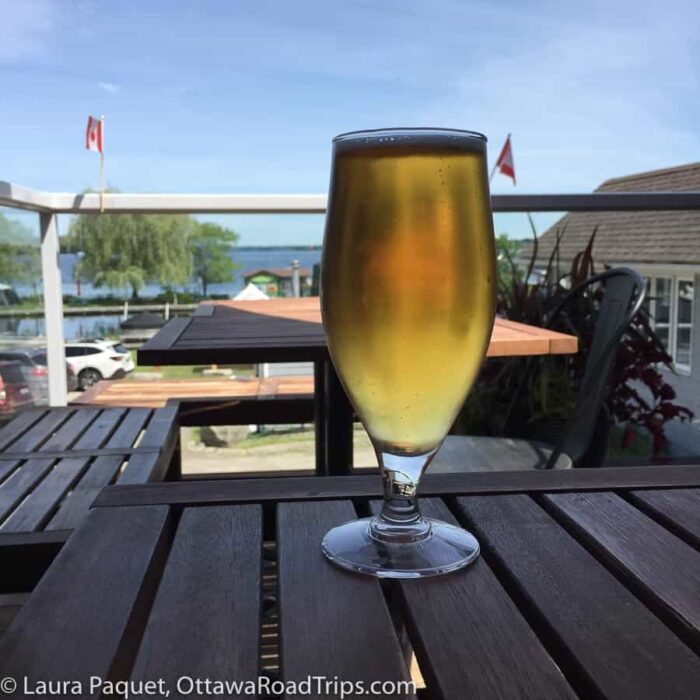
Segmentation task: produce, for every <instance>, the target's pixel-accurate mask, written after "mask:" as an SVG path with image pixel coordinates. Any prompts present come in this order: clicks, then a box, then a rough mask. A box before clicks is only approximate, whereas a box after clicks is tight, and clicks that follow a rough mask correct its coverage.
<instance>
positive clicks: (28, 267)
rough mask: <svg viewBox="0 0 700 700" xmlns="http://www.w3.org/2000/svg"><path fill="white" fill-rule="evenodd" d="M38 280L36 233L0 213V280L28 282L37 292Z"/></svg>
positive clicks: (39, 263)
mask: <svg viewBox="0 0 700 700" xmlns="http://www.w3.org/2000/svg"><path fill="white" fill-rule="evenodd" d="M40 281H41V260H40V255H39V241H38V236H37V234H36V233H34V231H32V229H31V228H30V227H29V226H26V225H25V224H23V223H22V222H21V221H17V220H16V219H10V218H8V217H6V216H4V215H3V214H0V282H1V283H5V284H30V285H32V287H33V288H34V293H35V294H37V293H38V286H39V282H40Z"/></svg>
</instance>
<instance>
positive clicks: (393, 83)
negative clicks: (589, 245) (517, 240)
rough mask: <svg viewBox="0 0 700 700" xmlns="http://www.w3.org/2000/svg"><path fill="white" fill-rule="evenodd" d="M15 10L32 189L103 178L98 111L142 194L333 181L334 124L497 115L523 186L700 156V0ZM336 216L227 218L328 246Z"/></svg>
mask: <svg viewBox="0 0 700 700" xmlns="http://www.w3.org/2000/svg"><path fill="white" fill-rule="evenodd" d="M0 17H2V22H0V79H1V84H2V88H3V99H2V103H1V104H2V107H1V109H0V179H4V180H10V181H12V182H16V183H18V184H23V185H27V186H30V187H34V188H39V189H47V190H58V191H76V190H82V189H84V188H85V187H88V186H96V184H97V157H96V156H95V154H92V153H88V152H87V151H85V150H84V149H83V139H84V129H85V121H86V119H87V116H88V115H89V114H95V115H99V114H105V115H106V120H107V121H106V135H105V140H106V150H107V156H106V157H107V177H108V181H109V183H110V184H112V185H114V186H116V187H118V188H120V189H121V190H123V191H133V192H157V191H160V192H251V193H253V192H254V193H266V192H285V193H306V192H309V193H315V192H323V191H325V190H326V187H327V180H328V170H329V157H330V139H331V138H332V137H333V135H335V134H336V133H339V132H342V131H347V130H351V129H358V128H369V127H377V126H397V125H401V126H419V125H420V126H451V127H460V128H470V129H475V130H478V131H483V132H484V133H486V134H487V135H488V136H489V138H490V155H491V157H492V158H495V157H496V155H497V151H498V149H499V148H500V146H501V144H502V142H503V140H504V138H505V135H506V134H507V133H508V132H513V144H514V153H515V161H516V170H517V175H518V187H517V189H516V190H515V191H517V192H585V191H590V190H592V189H593V188H594V187H595V186H596V185H597V184H598V183H600V182H601V181H602V180H604V179H606V178H608V177H614V176H618V175H624V174H628V173H631V172H636V171H641V170H647V169H653V168H658V167H666V166H671V165H678V164H681V163H687V162H692V161H697V160H700V126H699V125H700V102H698V98H697V96H698V94H700V91H699V89H698V88H699V87H700V86H699V84H698V83H699V82H700V40H699V39H698V36H699V34H698V31H697V27H698V26H700V4H698V3H697V2H691V1H690V0H688V1H675V0H669V1H667V2H664V3H663V4H661V3H651V2H645V1H644V0H642V1H639V0H636V1H635V2H626V1H623V2H615V1H611V0H606V1H605V2H587V1H585V0H583V1H581V2H575V3H573V2H572V3H567V2H561V1H557V2H534V1H533V2H528V1H518V2H516V1H498V0H495V1H494V0H492V1H491V2H489V3H486V2H483V1H482V2H471V1H469V0H467V1H463V2H460V1H446V0H431V2H425V1H424V0H420V1H414V0H343V2H339V1H338V2H333V1H332V0H331V1H329V0H325V1H320V0H313V1H311V0H296V1H295V2H283V1H282V0H279V1H276V2H271V1H266V0H254V1H249V0H237V1H236V2H231V1H230V0H227V1H224V0H222V1H219V0H200V1H198V2H189V1H185V0H168V1H167V2H166V1H163V0H149V1H148V2H143V1H142V0H139V1H134V0H120V1H119V2H108V1H106V0H105V1H97V0H0ZM492 189H493V191H494V192H512V191H513V186H512V184H511V183H510V181H509V180H508V179H506V178H504V177H496V179H495V180H494V183H493V188H492ZM321 219H322V217H316V218H314V219H310V218H308V217H305V218H303V219H290V218H289V217H274V218H271V219H264V220H261V219H260V218H259V217H255V218H253V217H238V218H235V219H228V220H227V222H228V223H229V224H231V225H233V226H234V227H235V228H236V229H237V230H238V231H239V232H240V233H241V234H242V240H241V242H242V243H245V244H256V243H259V244H281V243H318V242H320V236H321V228H322V225H321ZM522 219H524V217H522V216H521V217H519V218H518V217H515V216H511V217H508V218H505V217H504V218H502V219H500V220H498V221H497V229H499V230H509V231H510V232H511V233H514V234H516V235H519V234H524V233H525V228H524V222H523V221H522ZM540 221H542V222H543V223H544V222H545V221H546V219H545V218H541V219H540Z"/></svg>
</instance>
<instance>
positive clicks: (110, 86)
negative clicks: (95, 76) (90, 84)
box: [97, 80, 122, 93]
mask: <svg viewBox="0 0 700 700" xmlns="http://www.w3.org/2000/svg"><path fill="white" fill-rule="evenodd" d="M97 87H99V88H100V90H104V91H105V92H111V93H115V92H119V91H120V90H121V89H122V87H121V85H117V84H116V83H108V82H105V81H102V80H101V81H100V82H99V83H97Z"/></svg>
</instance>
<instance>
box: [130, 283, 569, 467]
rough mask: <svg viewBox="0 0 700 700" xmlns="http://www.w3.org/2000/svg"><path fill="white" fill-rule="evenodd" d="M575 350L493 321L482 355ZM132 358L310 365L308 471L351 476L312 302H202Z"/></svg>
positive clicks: (338, 400)
mask: <svg viewBox="0 0 700 700" xmlns="http://www.w3.org/2000/svg"><path fill="white" fill-rule="evenodd" d="M577 349H578V339H577V338H576V337H575V336H571V335H564V334H562V333H556V332H554V331H549V330H546V329H543V328H536V327H534V326H528V325H525V324H522V323H515V322H513V321H507V320H505V319H501V318H498V319H496V323H495V325H494V329H493V334H492V336H491V342H490V344H489V348H488V352H487V357H524V356H531V355H549V354H552V355H553V354H570V353H575V352H576V351H577ZM138 360H139V364H141V365H190V364H242V363H249V362H253V363H260V362H314V363H315V364H314V367H315V371H314V394H315V399H316V400H315V405H316V470H317V472H318V473H319V474H325V475H328V474H345V473H348V472H351V471H352V420H353V410H352V407H351V405H350V403H349V401H348V399H347V397H346V395H345V391H344V390H343V387H342V385H341V384H340V381H339V380H338V376H337V375H336V373H335V370H334V368H333V365H332V363H331V362H330V359H329V355H328V347H327V344H326V335H325V332H324V330H323V324H322V322H321V309H320V303H319V298H318V297H303V298H291V299H287V298H282V299H267V300H263V301H216V302H204V303H203V304H200V305H199V306H198V307H197V308H196V309H195V311H194V314H193V315H192V316H189V317H176V318H173V319H171V320H170V321H169V322H168V323H167V324H166V325H165V326H163V328H162V329H161V330H160V331H159V332H158V333H157V334H156V335H155V336H154V337H153V338H151V339H150V340H149V341H148V342H147V343H145V344H144V345H143V346H142V347H141V348H140V349H139V351H138ZM330 445H333V450H332V453H331V452H330V449H329V446H330Z"/></svg>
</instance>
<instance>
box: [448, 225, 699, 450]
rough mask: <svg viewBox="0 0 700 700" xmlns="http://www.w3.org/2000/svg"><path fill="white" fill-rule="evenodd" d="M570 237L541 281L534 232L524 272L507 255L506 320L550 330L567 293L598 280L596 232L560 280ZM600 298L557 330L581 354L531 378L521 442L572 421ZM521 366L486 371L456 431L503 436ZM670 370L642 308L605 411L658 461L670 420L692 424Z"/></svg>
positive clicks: (588, 300) (581, 302) (551, 361)
mask: <svg viewBox="0 0 700 700" xmlns="http://www.w3.org/2000/svg"><path fill="white" fill-rule="evenodd" d="M565 233H566V230H565V228H562V229H560V230H558V231H557V232H556V241H555V245H554V248H553V250H552V252H551V254H550V256H549V258H548V260H547V264H546V265H545V267H544V270H543V271H541V273H540V274H539V275H536V274H535V273H536V262H537V259H538V243H537V236H536V232H535V231H534V229H533V234H535V235H534V241H533V247H532V253H531V255H530V259H529V260H528V261H527V264H526V265H525V266H524V270H523V269H521V268H519V267H518V265H516V263H515V260H514V259H513V256H512V255H510V254H509V253H508V251H507V250H506V251H505V253H504V257H505V258H506V260H507V262H508V265H509V267H510V270H511V274H510V275H509V276H508V277H507V278H504V277H499V293H498V312H499V314H500V315H502V316H504V317H506V318H508V319H510V320H513V321H519V322H522V323H527V324H531V325H535V326H540V327H541V326H544V325H546V324H547V322H548V321H549V319H550V316H551V312H552V311H553V309H554V308H555V307H556V306H557V304H558V303H559V301H561V299H562V298H563V297H564V296H565V295H566V294H567V293H568V292H569V290H570V289H572V288H573V287H575V286H576V285H578V284H580V283H581V282H583V281H585V280H586V279H588V278H589V277H591V276H592V275H594V274H595V273H596V270H595V265H594V261H593V252H592V251H593V243H594V241H595V236H596V230H594V231H593V233H592V235H591V237H590V240H589V241H588V245H587V246H586V248H585V249H584V250H583V251H581V252H579V253H578V254H577V255H576V256H575V257H574V259H573V261H572V262H571V265H570V267H569V268H568V269H567V270H566V271H564V272H562V263H561V260H560V243H561V240H562V238H563V236H564V235H565ZM601 297H602V290H600V289H599V290H596V291H591V292H590V293H587V294H582V295H580V296H579V297H578V298H577V299H576V301H575V302H574V303H572V304H571V306H570V307H569V309H568V310H567V314H566V315H562V316H561V318H560V320H559V324H558V325H556V326H555V327H554V329H555V330H560V331H561V332H564V333H572V334H575V335H577V336H578V338H579V347H580V351H579V352H578V353H576V354H574V355H561V356H547V357H546V358H542V359H540V360H539V363H540V368H539V369H540V371H539V372H534V373H533V375H532V376H533V379H532V382H531V383H530V385H529V386H528V389H527V391H525V392H524V395H525V399H524V401H523V405H522V406H519V407H517V415H518V419H519V420H518V423H519V425H520V426H521V428H522V429H523V436H525V435H527V434H528V431H529V432H530V434H531V433H532V425H533V424H534V423H536V422H538V421H542V420H546V419H555V420H562V419H565V418H567V417H568V416H569V415H570V412H571V410H572V408H573V406H574V405H575V402H576V399H577V397H578V391H579V387H580V383H581V380H582V378H583V374H584V371H585V366H586V360H587V358H588V353H589V350H590V347H591V343H592V340H593V334H594V332H595V322H596V318H597V307H598V305H599V303H600V299H601ZM523 362H524V361H523V360H517V359H516V360H507V361H501V362H489V363H487V364H486V366H485V367H484V371H483V372H482V375H481V377H480V379H479V383H478V386H477V387H476V388H475V390H474V392H473V398H472V400H470V401H468V402H467V405H466V406H465V410H464V411H463V413H462V416H461V422H460V425H459V426H458V429H460V428H461V429H465V428H466V430H467V431H469V432H473V431H475V430H476V431H480V432H491V433H496V434H498V433H499V432H500V430H501V429H502V419H503V417H504V416H505V414H506V411H507V409H508V407H509V405H510V403H511V398H512V396H513V395H514V392H515V391H516V390H517V387H518V386H519V383H520V381H521V377H522V372H523V366H524V365H523ZM671 362H672V360H671V357H670V356H669V355H668V353H667V352H666V350H665V348H664V346H663V344H662V343H661V341H660V339H659V338H658V336H657V335H656V333H655V332H654V330H653V324H652V319H651V318H650V316H649V313H648V311H647V310H646V309H644V308H642V309H641V310H640V311H639V313H638V314H637V315H636V316H635V318H634V319H633V320H632V323H631V324H630V325H629V327H628V329H627V331H626V333H625V334H624V336H623V338H622V340H621V342H620V346H619V349H618V353H617V357H616V360H615V363H614V366H613V369H612V372H611V376H610V388H611V391H610V392H609V396H608V398H607V400H606V407H607V410H608V412H609V415H610V417H611V419H612V421H613V422H615V423H617V424H619V425H622V426H626V429H625V432H624V433H623V434H624V436H625V437H623V442H624V440H626V439H628V440H631V439H632V438H633V433H632V430H631V426H635V425H636V426H640V427H642V428H643V429H645V430H646V431H648V432H649V433H650V435H651V437H652V446H653V453H654V456H658V455H659V454H660V453H661V452H662V450H663V449H664V447H665V446H666V435H665V431H664V426H665V424H666V423H667V422H668V421H669V420H674V419H680V420H682V421H683V420H688V419H691V418H692V417H693V414H692V412H691V411H690V410H688V409H687V408H685V407H683V406H679V405H677V404H676V403H674V399H675V398H676V393H675V391H674V389H673V387H672V386H671V385H670V384H668V382H666V381H665V379H664V376H663V374H661V372H660V371H659V368H660V367H665V368H667V369H669V370H672V364H671ZM475 402H478V404H477V405H475ZM499 420H500V422H499Z"/></svg>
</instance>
